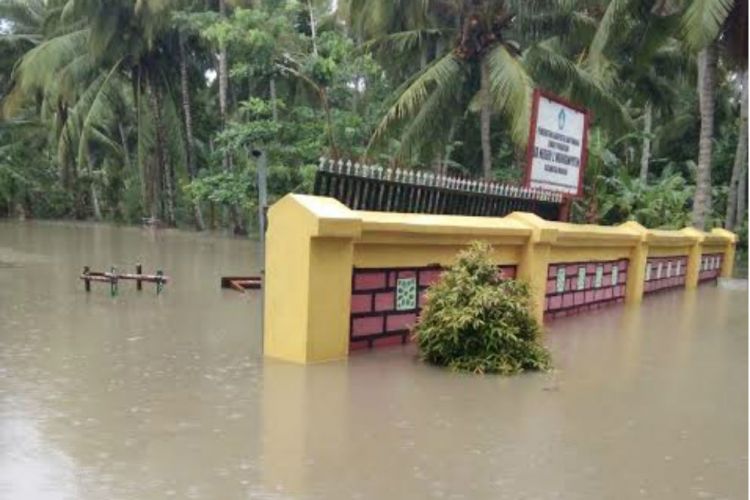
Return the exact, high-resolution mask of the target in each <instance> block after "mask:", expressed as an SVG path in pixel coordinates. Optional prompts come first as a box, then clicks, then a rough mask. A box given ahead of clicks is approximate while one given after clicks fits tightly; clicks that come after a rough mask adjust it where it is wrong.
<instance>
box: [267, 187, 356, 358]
mask: <svg viewBox="0 0 750 500" xmlns="http://www.w3.org/2000/svg"><path fill="white" fill-rule="evenodd" d="M268 216H269V225H268V232H267V240H266V243H267V250H268V251H267V252H266V275H265V276H266V278H265V282H264V283H263V286H264V288H265V294H266V295H265V304H264V313H265V325H264V326H265V328H264V332H263V339H264V345H263V349H264V355H265V356H268V357H271V358H277V359H282V360H285V361H293V362H297V363H313V362H317V361H329V360H334V359H342V358H345V357H346V356H347V354H348V349H349V309H350V302H351V277H352V265H353V246H354V243H353V241H354V239H355V238H358V237H359V235H360V232H361V220H360V219H358V218H357V217H355V216H354V215H353V214H352V212H351V210H349V209H348V208H346V207H345V206H344V205H342V204H341V203H339V202H338V201H336V200H334V199H332V198H318V197H312V196H302V195H287V196H285V197H284V198H283V199H282V200H280V201H279V202H278V203H276V204H275V205H273V206H272V207H271V209H270V210H269V212H268Z"/></svg>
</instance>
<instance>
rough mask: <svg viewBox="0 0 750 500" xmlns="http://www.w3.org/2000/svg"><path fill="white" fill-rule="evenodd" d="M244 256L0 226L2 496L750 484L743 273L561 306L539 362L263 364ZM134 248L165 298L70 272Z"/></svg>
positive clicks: (603, 492) (382, 358)
mask: <svg viewBox="0 0 750 500" xmlns="http://www.w3.org/2000/svg"><path fill="white" fill-rule="evenodd" d="M256 255H257V250H256V246H255V245H254V244H253V243H251V242H248V241H240V240H232V239H227V238H220V237H216V236H209V235H196V234H191V233H185V232H179V231H170V232H162V233H158V234H154V233H151V232H149V231H147V230H143V229H139V228H115V227H110V226H94V225H88V224H78V225H76V224H63V223H43V222H31V223H24V224H20V223H11V222H4V223H0V498H1V499H3V500H5V499H13V500H15V499H40V500H48V499H97V500H98V499H108V500H110V499H164V498H167V499H168V498H188V499H190V498H206V499H212V500H213V499H216V500H218V499H245V498H268V499H292V498H295V499H296V498H300V499H350V498H353V499H391V498H406V499H422V498H443V499H459V498H465V499H484V498H487V499H633V498H653V499H689V498H714V499H741V498H747V465H748V464H747V442H748V435H747V408H748V400H747V392H748V387H747V352H748V351H747V299H748V295H747V287H746V285H745V282H733V283H731V286H728V287H719V288H716V287H713V286H705V287H702V288H701V290H699V291H698V292H697V293H692V294H688V293H680V292H667V293H662V294H660V295H658V296H654V297H651V298H649V299H648V300H647V302H646V303H645V305H644V306H643V307H642V308H640V309H638V308H636V309H626V308H623V307H613V308H610V309H606V310H602V311H599V312H596V313H592V314H590V315H587V316H582V317H578V318H568V319H565V320H558V321H557V322H555V323H553V325H552V326H551V327H550V328H549V333H548V335H547V337H546V343H547V344H548V345H549V347H550V348H551V350H552V352H553V355H554V359H555V363H556V366H557V369H556V370H555V371H554V372H552V373H549V374H532V375H524V376H520V377H515V378H500V377H493V376H485V377H481V376H468V375H459V374H453V373H449V372H446V371H443V370H440V369H436V368H432V367H429V366H425V365H423V364H421V363H420V362H418V361H417V360H416V359H415V356H414V350H413V347H411V346H407V347H403V348H401V347H397V348H391V349H383V350H381V351H377V352H372V353H360V354H357V355H355V356H353V357H352V358H351V359H350V360H349V361H348V362H337V363H328V364H323V365H317V366H308V367H303V366H296V365H289V364H284V363H279V362H270V361H263V360H262V358H261V355H260V332H259V318H258V313H259V300H258V297H257V295H246V296H243V295H241V294H239V293H237V292H232V291H222V290H219V288H218V279H219V276H220V275H222V274H226V275H228V274H240V275H241V274H251V273H254V272H257V268H258V262H257V258H256ZM136 261H141V262H142V263H143V264H144V268H145V270H146V271H152V270H154V269H155V268H157V267H160V268H163V269H164V270H165V272H166V273H167V274H168V275H169V276H170V277H171V278H172V279H173V281H172V282H171V283H169V285H167V287H166V290H165V292H164V293H163V294H162V295H161V296H159V297H156V296H155V293H154V290H153V288H152V286H146V287H145V289H144V291H142V292H140V293H138V292H136V291H135V285H134V284H133V283H126V284H122V286H121V289H120V295H119V296H118V297H116V298H114V299H113V298H111V297H110V296H109V291H108V289H107V287H106V286H103V285H101V284H99V285H96V284H95V285H93V288H94V289H93V291H92V292H91V293H90V294H86V293H85V292H84V291H83V285H82V284H81V283H80V282H79V281H78V279H77V276H78V274H79V272H80V270H81V268H82V267H83V266H84V265H90V266H92V268H93V269H96V270H100V269H101V270H103V269H105V268H107V269H108V268H109V266H110V265H113V264H114V265H117V266H118V267H120V268H122V269H124V268H126V267H127V266H130V265H132V264H134V263H135V262H136ZM289 285H290V286H294V284H293V283H290V284H289ZM289 313H290V314H294V311H289Z"/></svg>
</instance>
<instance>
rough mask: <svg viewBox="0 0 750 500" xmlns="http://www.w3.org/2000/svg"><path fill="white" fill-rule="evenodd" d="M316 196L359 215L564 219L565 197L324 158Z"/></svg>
mask: <svg viewBox="0 0 750 500" xmlns="http://www.w3.org/2000/svg"><path fill="white" fill-rule="evenodd" d="M314 193H315V194H316V195H319V196H330V197H332V198H336V199H337V200H339V201H340V202H341V203H343V204H344V205H346V206H347V207H349V208H351V209H353V210H370V211H376V212H400V213H424V214H444V215H472V216H479V217H502V216H504V215H508V214H510V213H512V212H516V211H521V212H532V213H535V214H537V215H538V216H540V217H542V218H544V219H547V220H558V219H559V217H560V210H561V208H562V201H563V200H562V195H561V194H560V193H553V192H549V191H542V190H538V189H530V188H522V187H518V186H511V185H506V184H499V183H495V182H486V181H482V180H472V179H462V178H459V177H448V176H442V175H434V174H432V173H430V172H427V173H423V172H415V171H413V170H400V169H391V168H382V167H380V166H378V165H374V166H370V165H360V164H359V163H352V162H351V161H347V162H344V161H342V160H339V161H334V160H328V159H325V158H321V159H320V165H319V166H318V171H317V172H316V175H315V186H314Z"/></svg>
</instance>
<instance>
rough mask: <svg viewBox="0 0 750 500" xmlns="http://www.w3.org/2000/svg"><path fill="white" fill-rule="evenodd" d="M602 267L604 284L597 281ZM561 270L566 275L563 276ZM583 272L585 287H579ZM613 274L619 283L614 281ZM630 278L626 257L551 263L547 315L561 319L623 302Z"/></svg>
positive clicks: (547, 317)
mask: <svg viewBox="0 0 750 500" xmlns="http://www.w3.org/2000/svg"><path fill="white" fill-rule="evenodd" d="M599 266H601V268H602V274H601V283H597V278H596V276H597V269H598V268H599ZM581 269H583V271H581ZM560 272H563V273H564V274H563V275H559V274H558V273H560ZM581 272H582V273H583V275H582V278H583V280H582V283H581V284H582V285H583V286H581V287H579V280H580V278H579V273H581ZM613 277H615V278H614V279H616V282H615V281H613ZM558 279H562V281H561V282H560V283H561V284H562V285H563V289H562V290H560V289H559V288H558ZM627 279H628V261H627V260H626V259H622V260H617V261H600V262H575V263H556V264H550V265H549V267H548V271H547V290H546V299H545V303H544V311H545V312H544V316H545V318H546V319H553V318H559V317H563V316H570V315H573V314H577V313H579V312H583V311H590V310H593V309H597V308H599V307H602V306H605V305H609V304H614V303H619V302H623V301H624V300H625V285H626V283H627Z"/></svg>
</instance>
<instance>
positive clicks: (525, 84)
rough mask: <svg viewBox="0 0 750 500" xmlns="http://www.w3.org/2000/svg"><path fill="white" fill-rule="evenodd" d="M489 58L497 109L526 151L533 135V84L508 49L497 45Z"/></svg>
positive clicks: (491, 87) (487, 56)
mask: <svg viewBox="0 0 750 500" xmlns="http://www.w3.org/2000/svg"><path fill="white" fill-rule="evenodd" d="M485 57H486V58H487V64H488V65H489V70H490V90H491V94H492V103H493V107H494V109H495V110H496V111H498V112H500V113H501V114H502V115H503V116H505V118H506V119H507V120H509V121H510V129H511V136H512V137H513V141H514V142H515V143H516V144H517V145H518V146H521V147H522V146H524V145H526V141H527V138H528V133H529V118H530V116H531V94H532V89H533V81H532V79H531V77H530V76H529V74H528V73H527V72H526V70H525V69H524V67H523V65H522V64H521V63H520V61H519V60H518V59H516V58H515V57H513V55H512V54H511V53H510V52H509V51H508V49H507V48H506V47H505V46H504V45H502V44H499V45H497V46H496V47H495V48H493V49H492V50H491V51H490V52H489V53H488V54H487V55H486V56H485Z"/></svg>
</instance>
